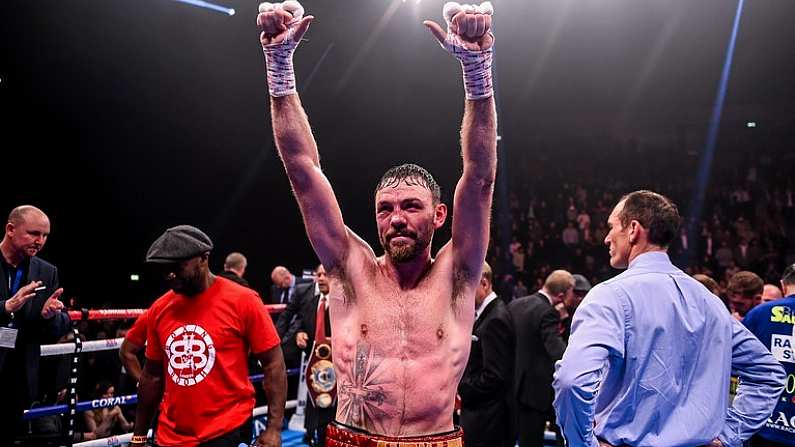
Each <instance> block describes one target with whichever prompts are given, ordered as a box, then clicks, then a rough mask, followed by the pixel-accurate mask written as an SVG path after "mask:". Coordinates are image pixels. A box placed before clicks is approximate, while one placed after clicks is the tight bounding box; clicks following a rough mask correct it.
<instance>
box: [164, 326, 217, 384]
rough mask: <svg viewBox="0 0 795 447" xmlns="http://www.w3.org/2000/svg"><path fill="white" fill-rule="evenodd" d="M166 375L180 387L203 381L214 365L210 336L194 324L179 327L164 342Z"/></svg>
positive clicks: (213, 349) (213, 348) (213, 350)
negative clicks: (166, 357)
mask: <svg viewBox="0 0 795 447" xmlns="http://www.w3.org/2000/svg"><path fill="white" fill-rule="evenodd" d="M166 355H167V356H168V374H169V375H170V376H171V380H173V381H174V383H176V384H177V385H180V386H193V385H196V384H197V383H199V382H201V381H202V380H204V378H205V377H207V375H209V374H210V371H212V369H213V365H214V364H215V345H213V339H212V338H211V337H210V334H208V333H207V331H206V330H204V328H203V327H201V326H199V325H195V324H187V325H184V326H180V327H178V328H177V329H175V330H174V332H172V333H171V335H169V336H168V339H167V340H166Z"/></svg>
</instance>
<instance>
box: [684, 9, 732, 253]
mask: <svg viewBox="0 0 795 447" xmlns="http://www.w3.org/2000/svg"><path fill="white" fill-rule="evenodd" d="M744 4H745V0H738V2H737V12H736V13H735V14H734V24H733V25H732V31H731V35H730V36H729V43H728V45H727V47H726V59H725V60H724V61H723V70H722V71H721V75H720V82H719V83H718V92H717V95H716V98H715V105H714V106H713V108H712V116H711V117H710V120H709V128H708V130H707V142H706V145H705V147H704V153H703V154H701V161H700V163H699V167H698V175H697V177H696V188H695V190H694V191H693V200H692V201H691V202H690V205H691V210H690V215H691V216H692V218H691V220H690V222H689V225H688V231H689V232H690V233H691V234H695V232H696V231H697V230H698V228H699V222H700V221H701V214H702V213H703V211H704V209H703V208H704V196H705V195H706V190H707V185H708V184H709V177H710V171H711V169H712V160H713V159H714V158H715V143H716V141H717V139H718V130H719V129H720V118H721V113H722V112H723V101H724V100H725V99H726V88H727V87H728V85H729V75H730V73H731V66H732V59H733V58H734V47H735V44H736V43H737V31H738V29H739V28H740V17H742V14H743V5H744ZM686 261H687V262H689V261H690V260H689V259H688V260H686Z"/></svg>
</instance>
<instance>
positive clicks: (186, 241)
mask: <svg viewBox="0 0 795 447" xmlns="http://www.w3.org/2000/svg"><path fill="white" fill-rule="evenodd" d="M212 249H213V241H211V240H210V237H209V236H207V235H206V234H204V232H203V231H202V230H200V229H198V228H196V227H192V226H190V225H177V226H176V227H171V228H169V229H168V230H166V232H165V233H163V234H162V235H160V237H159V238H157V240H156V241H155V242H154V243H152V246H151V247H149V251H148V252H147V253H146V262H154V263H161V264H165V263H170V262H179V261H182V260H185V259H190V258H192V257H194V256H199V255H200V254H202V253H205V252H208V251H210V250H212Z"/></svg>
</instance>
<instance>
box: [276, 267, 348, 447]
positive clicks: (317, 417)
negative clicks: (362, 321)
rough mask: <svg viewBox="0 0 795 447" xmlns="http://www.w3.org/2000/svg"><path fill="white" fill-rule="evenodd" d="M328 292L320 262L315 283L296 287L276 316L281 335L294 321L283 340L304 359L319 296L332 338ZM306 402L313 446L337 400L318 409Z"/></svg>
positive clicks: (312, 336) (312, 339)
mask: <svg viewBox="0 0 795 447" xmlns="http://www.w3.org/2000/svg"><path fill="white" fill-rule="evenodd" d="M328 294H329V281H328V277H327V276H326V270H325V269H324V268H323V266H322V265H319V266H318V267H317V270H315V282H314V283H308V284H299V285H298V286H296V288H295V293H294V294H293V299H292V301H290V304H288V305H287V309H286V310H285V311H284V312H283V313H282V314H281V315H279V321H278V322H277V324H276V330H277V331H278V332H279V334H280V335H281V334H287V333H288V331H289V328H290V321H293V320H294V321H295V322H296V323H297V324H296V326H297V332H296V333H295V337H290V338H289V339H286V340H285V339H283V341H284V342H286V343H291V344H292V345H294V346H295V347H297V348H299V349H301V350H302V351H304V352H305V353H306V355H307V359H309V357H310V355H311V353H312V346H313V344H314V343H315V334H316V331H317V317H318V311H319V307H320V300H321V298H325V301H324V308H323V310H322V311H323V313H324V321H325V333H326V336H327V337H331V322H330V321H329V313H328ZM293 317H296V318H293ZM332 355H333V354H332ZM307 401H308V402H307V405H306V410H305V413H304V417H305V419H304V421H305V422H304V426H305V427H306V432H307V437H308V439H309V440H311V441H312V442H317V444H312V445H318V446H325V445H326V426H327V425H328V424H329V423H331V421H332V420H334V415H335V414H336V412H337V406H336V403H335V404H334V405H332V406H330V407H328V408H318V407H316V406H315V405H314V403H313V402H312V399H307Z"/></svg>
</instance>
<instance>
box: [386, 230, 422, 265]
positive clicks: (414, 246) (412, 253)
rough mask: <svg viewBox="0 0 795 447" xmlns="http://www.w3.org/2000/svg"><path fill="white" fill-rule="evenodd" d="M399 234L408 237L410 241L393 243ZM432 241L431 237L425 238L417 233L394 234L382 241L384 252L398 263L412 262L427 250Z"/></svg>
mask: <svg viewBox="0 0 795 447" xmlns="http://www.w3.org/2000/svg"><path fill="white" fill-rule="evenodd" d="M398 236H403V237H404V238H408V239H409V240H410V242H407V243H402V244H399V245H395V244H392V239H394V238H395V237H398ZM429 243H430V238H427V239H426V238H423V237H420V236H419V235H417V234H403V233H399V234H393V235H389V236H387V238H386V242H383V241H382V242H381V246H382V247H383V248H384V252H386V254H387V255H389V257H390V258H391V259H392V261H394V262H396V263H403V262H410V261H413V260H414V259H416V258H417V256H419V255H420V253H422V251H423V250H425V247H427V246H428V244H429Z"/></svg>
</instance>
